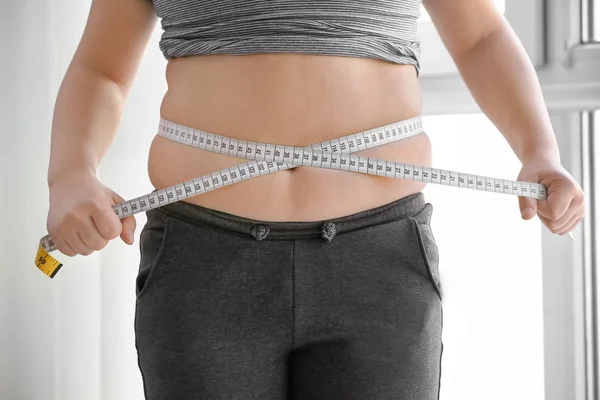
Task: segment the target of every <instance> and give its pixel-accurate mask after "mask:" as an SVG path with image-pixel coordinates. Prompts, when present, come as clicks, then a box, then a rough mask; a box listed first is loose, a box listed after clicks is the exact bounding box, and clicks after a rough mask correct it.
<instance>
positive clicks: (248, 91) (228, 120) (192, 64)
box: [148, 53, 431, 221]
mask: <svg viewBox="0 0 600 400" xmlns="http://www.w3.org/2000/svg"><path fill="white" fill-rule="evenodd" d="M167 83H168V87H169V88H168V91H167V93H166V95H165V97H164V99H163V103H162V107H161V116H162V117H163V118H165V119H168V120H171V121H174V122H177V123H179V124H182V125H186V126H190V127H194V128H197V129H202V130H204V131H208V132H213V133H218V134H222V135H225V136H230V137H234V138H238V139H243V140H249V141H260V142H270V143H279V144H287V145H295V146H306V145H309V144H313V143H317V142H322V141H325V140H329V139H333V138H337V137H340V136H344V135H348V134H351V133H356V132H360V131H364V130H367V129H371V128H374V127H377V126H381V125H386V124H389V123H392V122H396V121H400V120H403V119H408V118H411V117H414V116H416V115H419V114H420V113H421V109H422V99H421V91H420V88H419V84H418V80H417V77H416V73H415V68H414V67H413V66H411V65H398V64H393V63H389V62H385V61H380V60H375V59H367V58H351V57H330V56H319V55H308V54H298V53H296V54H294V53H288V54H255V55H247V56H231V55H210V56H194V57H184V58H177V59H174V60H171V61H170V62H169V64H168V66H167ZM356 154H359V155H365V156H367V155H368V156H374V157H378V158H383V159H387V160H394V161H404V162H408V163H413V164H419V165H426V166H430V165H431V145H430V141H429V138H428V136H427V134H426V133H422V134H419V135H416V136H413V137H410V138H408V139H404V140H401V141H399V142H395V143H391V144H388V145H385V146H381V147H378V148H374V149H369V150H365V151H361V152H359V153H356ZM245 161H247V160H244V159H239V158H234V157H229V156H224V155H220V154H215V153H211V152H207V151H203V150H199V149H195V148H192V147H189V146H185V145H182V144H179V143H176V142H172V141H169V140H168V139H165V138H162V137H160V136H156V137H155V138H154V140H153V142H152V146H151V149H150V155H149V161H148V172H149V176H150V180H151V182H152V184H153V185H154V186H155V188H157V189H159V188H164V187H167V186H170V185H173V184H177V183H180V182H184V181H187V180H190V179H194V178H197V177H199V176H202V175H205V174H207V173H210V172H215V171H218V170H220V169H222V168H225V167H230V166H233V165H236V164H238V163H241V162H245ZM425 185H426V184H425V183H422V182H413V181H405V180H401V179H391V178H385V177H378V176H371V175H365V174H360V173H352V172H346V171H335V170H327V169H322V168H310V167H297V168H295V169H292V170H286V171H281V172H277V173H273V174H269V175H266V176H261V177H257V178H253V179H249V180H247V181H244V182H240V183H236V184H234V185H230V186H226V187H222V188H220V189H217V190H214V191H212V192H209V193H206V194H203V195H199V196H195V197H192V198H189V199H187V200H185V201H188V202H189V203H193V204H198V205H201V206H204V207H209V208H212V209H216V210H220V211H224V212H228V213H231V214H236V215H240V216H244V217H247V218H253V219H260V220H266V221H283V220H286V221H314V220H322V219H330V218H335V217H339V216H343V215H348V214H352V213H355V212H359V211H362V210H365V209H369V208H373V207H377V206H380V205H383V204H386V203H389V202H392V201H394V200H396V199H399V198H401V197H405V196H407V195H410V194H412V193H416V192H419V191H421V190H422V189H423V188H424V187H425Z"/></svg>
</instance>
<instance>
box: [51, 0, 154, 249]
mask: <svg viewBox="0 0 600 400" xmlns="http://www.w3.org/2000/svg"><path fill="white" fill-rule="evenodd" d="M155 24H156V16H155V14H154V9H153V6H152V2H151V1H150V0H93V3H92V7H91V10H90V14H89V17H88V21H87V24H86V27H85V30H84V33H83V36H82V39H81V41H80V43H79V46H78V48H77V51H76V52H75V55H74V57H73V59H72V61H71V63H70V65H69V68H68V69H67V73H66V75H65V77H64V80H63V82H62V84H61V86H60V89H59V93H58V97H57V100H56V105H55V109H54V117H53V121H52V138H51V145H50V164H49V168H48V186H49V189H50V190H49V193H50V207H49V211H48V220H47V223H46V227H47V229H48V233H50V236H51V237H52V239H53V240H54V242H55V244H56V247H57V248H58V250H60V251H61V252H62V253H64V254H66V255H68V256H74V255H76V254H82V255H88V254H91V253H92V252H93V251H94V250H100V249H102V248H103V247H104V246H106V244H107V243H108V241H109V240H111V239H114V238H116V237H117V236H119V235H120V236H121V238H122V239H123V241H125V242H126V243H128V244H133V234H134V230H135V225H136V224H135V219H134V218H133V216H131V217H127V218H124V219H123V220H120V219H119V218H118V217H117V216H116V215H115V214H114V212H113V210H112V205H113V204H115V203H117V202H121V201H123V199H122V198H121V197H120V196H119V195H118V194H116V193H115V192H113V191H112V190H110V189H109V188H107V187H105V186H104V185H102V184H101V183H100V182H99V181H98V179H97V178H96V169H97V167H98V164H99V163H100V160H101V159H102V157H103V155H104V154H105V152H106V150H107V149H108V147H109V146H110V144H111V142H112V141H113V139H114V137H115V134H116V132H117V129H118V126H119V123H120V121H121V115H122V112H123V107H124V104H125V101H126V99H127V95H128V92H129V89H130V87H131V84H132V82H133V80H134V77H135V74H136V72H137V69H138V67H139V63H140V60H141V57H142V54H143V51H144V48H145V46H146V45H147V42H148V40H149V38H150V35H151V33H152V30H153V28H154V26H155Z"/></svg>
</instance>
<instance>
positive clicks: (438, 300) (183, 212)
mask: <svg viewBox="0 0 600 400" xmlns="http://www.w3.org/2000/svg"><path fill="white" fill-rule="evenodd" d="M432 210H433V206H432V205H431V204H430V203H427V202H426V201H425V199H424V194H423V193H422V192H419V193H416V194H413V195H410V196H407V197H404V198H402V199H400V200H397V201H395V202H392V203H390V204H386V205H384V206H381V207H377V208H374V209H370V210H367V211H363V212H360V213H356V214H352V215H349V216H346V217H342V218H337V219H332V220H328V221H320V222H265V221H257V220H252V219H247V218H242V217H238V216H235V215H231V214H227V213H223V212H219V211H215V210H212V209H208V208H204V207H200V206H196V205H192V204H189V203H184V202H178V203H173V204H169V205H167V206H164V207H161V208H159V209H154V210H150V211H148V212H147V216H148V221H147V223H146V224H145V225H144V227H143V230H142V232H141V238H140V251H141V261H140V266H139V273H138V276H137V279H136V294H137V299H136V307H135V321H134V326H135V344H136V349H137V353H138V364H139V368H140V371H141V373H142V378H143V382H144V393H145V396H146V399H148V400H159V399H160V400H175V399H177V400H179V399H186V400H187V399H194V400H196V399H210V400H220V399H240V400H242V399H243V400H250V399H260V400H287V399H293V400H320V399H323V400H338V399H339V400H342V399H343V400H349V399H361V400H392V399H398V400H433V399H438V398H439V389H440V375H441V358H442V350H443V344H442V340H441V338H442V326H443V314H442V291H441V282H440V275H439V271H438V260H439V257H438V256H439V254H438V248H437V245H436V243H435V239H434V237H433V234H432V231H431V227H430V220H431V215H432Z"/></svg>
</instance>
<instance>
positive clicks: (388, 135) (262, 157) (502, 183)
mask: <svg viewBox="0 0 600 400" xmlns="http://www.w3.org/2000/svg"><path fill="white" fill-rule="evenodd" d="M423 132H424V131H423V126H422V120H421V117H420V116H417V117H414V118H410V119H407V120H404V121H399V122H395V123H392V124H389V125H385V126H381V127H378V128H374V129H370V130H367V131H363V132H359V133H355V134H351V135H348V136H344V137H341V138H337V139H333V140H328V141H324V142H321V143H317V144H313V145H310V146H306V147H296V146H285V145H279V144H271V143H260V142H251V141H245V140H239V139H234V138H230V137H226V136H222V135H218V134H214V133H210V132H205V131H202V130H199V129H194V128H190V127H186V126H183V125H180V124H177V123H175V122H171V121H168V120H165V119H163V118H161V119H160V124H159V131H158V134H159V135H160V136H162V137H165V138H167V139H170V140H173V141H176V142H178V143H182V144H185V145H188V146H192V147H196V148H199V149H202V150H206V151H211V152H215V153H219V154H224V155H228V156H233V157H237V158H245V159H249V160H251V161H249V162H244V163H241V164H238V165H235V166H233V167H229V168H224V169H222V170H220V171H216V172H213V173H210V174H206V175H204V176H201V177H199V178H196V179H193V180H190V181H187V182H183V183H179V184H177V185H173V186H169V187H167V188H164V189H160V190H157V191H153V192H152V193H149V194H146V195H143V196H140V197H137V198H135V199H132V200H127V201H124V202H122V203H119V204H115V205H113V210H114V211H115V213H116V214H117V216H118V217H119V218H125V217H128V216H130V215H134V214H137V213H140V212H145V211H148V210H151V209H154V208H158V207H162V206H164V205H167V204H170V203H174V202H177V201H180V200H183V199H186V198H189V197H193V196H196V195H199V194H202V193H207V192H210V191H212V190H215V189H218V188H220V187H223V186H228V185H231V184H234V183H237V182H241V181H244V180H248V179H251V178H255V177H258V176H263V175H267V174H270V173H273V172H278V171H283V170H286V169H292V168H296V167H298V166H309V167H316V168H328V169H338V170H344V171H350V172H357V173H363V174H369V175H377V176H385V177H389V178H398V179H405V180H413V181H420V182H426V183H436V184H440V185H447V186H454V187H458V188H464V189H474V190H483V191H486V192H494V193H503V194H509V195H516V196H523V197H532V198H535V199H538V200H544V199H546V193H547V191H546V188H545V187H544V186H543V185H542V184H539V183H535V182H523V181H512V180H507V179H499V178H492V177H487V176H481V175H473V174H467V173H462V172H455V171H450V170H442V169H437V168H431V167H426V166H420V165H415V164H408V163H403V162H397V161H387V160H381V159H378V158H375V157H363V156H357V155H354V154H351V153H355V152H358V151H362V150H366V149H370V148H374V147H378V146H381V145H384V144H388V143H391V142H395V141H398V140H402V139H406V138H408V137H411V136H414V135H417V134H420V133H423ZM55 249H56V247H55V245H54V242H53V241H52V239H51V238H50V236H49V235H46V236H44V237H43V238H42V239H41V240H40V245H39V247H38V252H37V255H36V260H35V264H36V266H37V267H38V268H39V269H40V270H41V271H42V272H44V273H45V274H46V275H48V276H49V277H51V278H53V277H54V276H55V275H56V273H57V272H58V270H59V269H60V268H61V267H62V264H61V263H60V262H59V261H57V260H56V259H55V258H54V257H52V256H51V255H50V254H49V253H50V252H52V251H54V250H55Z"/></svg>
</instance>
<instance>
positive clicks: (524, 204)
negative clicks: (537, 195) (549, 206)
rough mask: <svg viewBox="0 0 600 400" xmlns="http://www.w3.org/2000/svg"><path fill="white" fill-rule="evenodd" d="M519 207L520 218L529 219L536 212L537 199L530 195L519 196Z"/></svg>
mask: <svg viewBox="0 0 600 400" xmlns="http://www.w3.org/2000/svg"><path fill="white" fill-rule="evenodd" d="M519 209H520V210H521V218H523V219H525V220H527V219H531V218H533V217H535V215H536V214H537V200H536V199H534V198H531V197H523V196H519Z"/></svg>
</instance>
